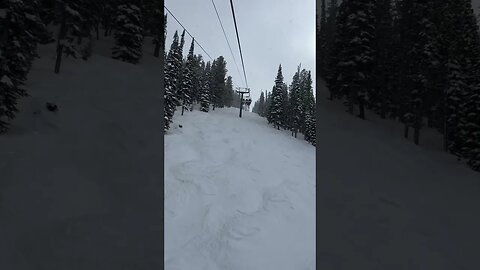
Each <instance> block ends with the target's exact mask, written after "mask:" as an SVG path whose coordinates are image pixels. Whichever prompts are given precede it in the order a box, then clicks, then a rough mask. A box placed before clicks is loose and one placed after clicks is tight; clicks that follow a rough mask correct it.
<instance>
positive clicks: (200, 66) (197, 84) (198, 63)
mask: <svg viewBox="0 0 480 270" xmlns="http://www.w3.org/2000/svg"><path fill="white" fill-rule="evenodd" d="M193 59H194V61H193V62H194V74H193V75H194V76H193V93H192V100H193V103H195V104H196V103H199V102H200V91H201V88H202V87H203V83H202V78H203V75H204V72H205V62H204V61H203V59H202V55H200V54H199V55H194V58H193Z"/></svg>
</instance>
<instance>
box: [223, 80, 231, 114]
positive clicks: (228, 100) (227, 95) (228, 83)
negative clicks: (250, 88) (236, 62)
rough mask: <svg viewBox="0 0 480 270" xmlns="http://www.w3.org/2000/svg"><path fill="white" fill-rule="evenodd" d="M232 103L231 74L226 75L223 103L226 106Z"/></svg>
mask: <svg viewBox="0 0 480 270" xmlns="http://www.w3.org/2000/svg"><path fill="white" fill-rule="evenodd" d="M232 103H233V82H232V76H228V77H227V81H226V83H225V97H224V105H225V106H227V107H231V106H232Z"/></svg>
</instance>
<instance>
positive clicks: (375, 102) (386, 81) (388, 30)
mask: <svg viewBox="0 0 480 270" xmlns="http://www.w3.org/2000/svg"><path fill="white" fill-rule="evenodd" d="M391 9H392V5H391V0H377V2H376V7H375V40H374V49H373V51H374V56H373V61H374V63H373V64H374V68H373V72H372V80H371V82H372V83H371V85H372V87H371V88H370V89H369V92H368V107H369V108H370V109H373V110H374V111H375V112H376V113H377V114H379V115H380V116H381V117H382V118H386V116H387V113H388V112H389V109H390V107H391V105H392V92H393V89H392V86H391V84H390V81H391V80H392V79H393V78H392V73H393V72H394V70H393V67H394V64H393V62H392V58H393V57H394V56H393V48H392V46H393V45H394V44H393V43H392V36H393V19H392V12H391Z"/></svg>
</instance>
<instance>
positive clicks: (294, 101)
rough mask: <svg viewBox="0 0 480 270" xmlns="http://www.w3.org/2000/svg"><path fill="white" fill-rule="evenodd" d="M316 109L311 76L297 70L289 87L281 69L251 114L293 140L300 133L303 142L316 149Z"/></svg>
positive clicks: (261, 95)
mask: <svg viewBox="0 0 480 270" xmlns="http://www.w3.org/2000/svg"><path fill="white" fill-rule="evenodd" d="M315 107H316V101H315V96H314V95H313V88H312V75H311V72H310V71H307V70H305V69H303V70H300V66H299V67H298V69H297V72H296V73H295V75H294V76H293V79H292V83H291V84H290V86H288V85H287V84H286V83H284V78H283V74H282V66H281V65H280V66H279V67H278V73H277V77H276V79H275V85H274V86H273V88H272V91H271V92H268V91H267V92H266V93H264V92H263V91H262V92H261V94H260V99H259V100H258V101H256V102H255V104H254V106H253V108H252V112H254V113H257V114H258V115H260V116H263V117H266V118H267V120H268V123H269V124H273V126H274V127H275V128H277V129H280V128H283V129H286V130H290V131H291V132H292V136H295V138H296V137H297V133H298V132H300V133H303V134H304V138H305V140H306V141H308V142H310V143H311V144H313V145H316V115H315Z"/></svg>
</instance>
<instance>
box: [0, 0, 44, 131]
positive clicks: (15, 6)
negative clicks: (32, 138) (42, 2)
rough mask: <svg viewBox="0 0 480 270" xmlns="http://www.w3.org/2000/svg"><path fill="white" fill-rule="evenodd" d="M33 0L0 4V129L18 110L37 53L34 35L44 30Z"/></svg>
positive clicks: (36, 39)
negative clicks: (18, 103)
mask: <svg viewBox="0 0 480 270" xmlns="http://www.w3.org/2000/svg"><path fill="white" fill-rule="evenodd" d="M37 6H38V3H37V1H21V0H8V1H5V2H2V3H1V4H0V30H1V31H0V132H5V131H6V130H7V128H8V121H9V120H11V119H13V118H14V117H15V113H16V112H17V111H18V108H17V102H18V99H20V98H21V97H23V96H26V95H27V92H26V90H25V89H24V87H23V86H24V84H25V81H26V80H27V75H28V72H29V71H30V68H31V65H32V61H33V59H34V58H35V57H36V56H37V53H36V46H37V42H38V41H39V36H37V34H39V33H42V32H43V31H45V25H44V24H43V23H42V22H41V21H40V18H39V14H38V10H35V8H36V7H37Z"/></svg>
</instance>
